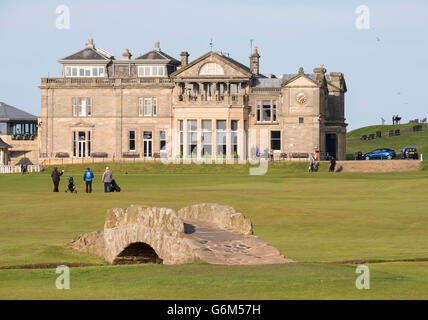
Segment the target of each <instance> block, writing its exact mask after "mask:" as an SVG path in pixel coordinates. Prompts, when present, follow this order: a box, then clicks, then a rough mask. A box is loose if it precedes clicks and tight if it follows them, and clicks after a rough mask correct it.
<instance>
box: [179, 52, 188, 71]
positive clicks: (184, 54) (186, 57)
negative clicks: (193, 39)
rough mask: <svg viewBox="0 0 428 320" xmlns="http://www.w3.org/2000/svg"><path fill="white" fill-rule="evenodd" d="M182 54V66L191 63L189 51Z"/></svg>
mask: <svg viewBox="0 0 428 320" xmlns="http://www.w3.org/2000/svg"><path fill="white" fill-rule="evenodd" d="M180 56H181V68H184V67H185V66H187V65H188V64H189V53H188V52H187V51H183V52H182V53H180Z"/></svg>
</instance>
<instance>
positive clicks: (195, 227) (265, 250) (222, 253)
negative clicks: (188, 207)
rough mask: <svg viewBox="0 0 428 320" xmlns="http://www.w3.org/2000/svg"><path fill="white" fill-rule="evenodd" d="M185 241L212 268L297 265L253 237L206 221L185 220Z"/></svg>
mask: <svg viewBox="0 0 428 320" xmlns="http://www.w3.org/2000/svg"><path fill="white" fill-rule="evenodd" d="M182 237H183V238H184V239H185V241H186V242H187V243H188V244H189V246H190V247H191V248H192V249H193V250H194V252H195V254H196V255H197V256H198V257H199V258H200V259H201V260H203V261H205V262H208V263H211V264H223V265H246V264H275V263H288V262H294V261H293V260H290V259H286V258H284V256H283V255H282V254H281V253H280V252H279V250H278V249H276V248H274V247H272V246H271V245H270V244H269V243H267V242H266V241H264V240H262V239H260V238H258V237H256V236H253V235H243V234H240V233H237V232H234V231H229V230H225V229H221V228H219V227H218V226H217V225H216V224H214V223H212V222H209V221H203V220H190V219H189V220H184V234H183V235H182Z"/></svg>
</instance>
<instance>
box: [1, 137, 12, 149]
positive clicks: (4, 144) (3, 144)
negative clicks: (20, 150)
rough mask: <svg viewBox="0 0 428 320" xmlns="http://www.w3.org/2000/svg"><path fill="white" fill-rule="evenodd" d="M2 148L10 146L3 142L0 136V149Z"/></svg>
mask: <svg viewBox="0 0 428 320" xmlns="http://www.w3.org/2000/svg"><path fill="white" fill-rule="evenodd" d="M3 148H8V149H10V148H12V146H11V145H9V144H7V143H6V142H4V141H3V139H2V138H0V149H3Z"/></svg>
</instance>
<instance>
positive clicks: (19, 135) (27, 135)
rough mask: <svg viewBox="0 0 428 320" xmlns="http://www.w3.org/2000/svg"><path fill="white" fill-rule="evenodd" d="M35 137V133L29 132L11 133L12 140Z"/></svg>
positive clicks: (32, 138)
mask: <svg viewBox="0 0 428 320" xmlns="http://www.w3.org/2000/svg"><path fill="white" fill-rule="evenodd" d="M35 138H36V135H35V134H30V133H15V134H13V135H12V140H34V139H35Z"/></svg>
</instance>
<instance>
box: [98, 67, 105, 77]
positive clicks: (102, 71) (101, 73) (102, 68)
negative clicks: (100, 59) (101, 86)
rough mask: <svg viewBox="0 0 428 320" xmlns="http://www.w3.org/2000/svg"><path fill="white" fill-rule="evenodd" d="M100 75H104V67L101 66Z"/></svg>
mask: <svg viewBox="0 0 428 320" xmlns="http://www.w3.org/2000/svg"><path fill="white" fill-rule="evenodd" d="M98 75H99V76H100V77H104V67H100V68H98Z"/></svg>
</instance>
